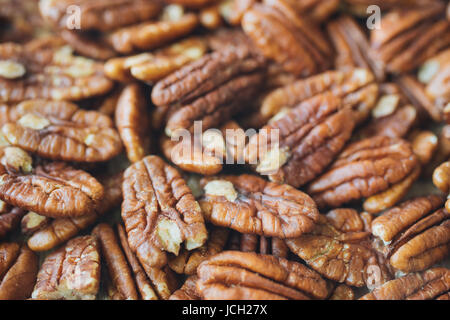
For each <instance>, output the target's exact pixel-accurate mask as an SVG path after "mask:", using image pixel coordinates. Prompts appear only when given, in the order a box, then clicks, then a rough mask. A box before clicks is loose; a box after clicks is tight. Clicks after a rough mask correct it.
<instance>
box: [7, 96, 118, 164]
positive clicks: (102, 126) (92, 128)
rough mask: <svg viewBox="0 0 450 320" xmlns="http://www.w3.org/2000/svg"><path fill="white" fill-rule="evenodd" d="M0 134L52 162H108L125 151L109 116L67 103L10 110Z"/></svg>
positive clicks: (26, 104)
mask: <svg viewBox="0 0 450 320" xmlns="http://www.w3.org/2000/svg"><path fill="white" fill-rule="evenodd" d="M6 111H7V112H5V117H4V118H3V119H2V120H1V121H0V123H1V122H3V123H4V124H3V125H2V126H1V129H0V133H1V134H2V135H3V136H4V139H5V140H6V142H7V143H9V144H10V145H12V146H16V147H20V148H22V149H24V150H26V151H28V152H31V153H34V154H37V155H39V156H41V157H44V158H47V159H53V160H65V161H78V162H98V161H106V160H109V159H111V158H113V157H114V156H116V155H118V154H119V153H120V152H121V151H122V144H121V142H120V136H119V134H118V133H117V131H116V129H115V128H114V124H113V121H112V120H111V119H110V117H108V116H106V115H104V114H101V113H99V112H97V111H87V110H83V109H80V108H78V106H76V105H75V104H73V103H70V102H65V101H48V100H28V101H24V102H21V103H19V104H18V105H16V106H15V107H11V108H7V110H6Z"/></svg>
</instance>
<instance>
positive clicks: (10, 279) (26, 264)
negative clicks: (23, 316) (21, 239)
mask: <svg viewBox="0 0 450 320" xmlns="http://www.w3.org/2000/svg"><path fill="white" fill-rule="evenodd" d="M0 256H1V259H0V299H1V300H24V299H27V298H29V297H30V296H31V292H32V291H33V287H34V284H35V282H36V275H37V272H38V268H39V265H38V257H37V256H36V255H35V254H34V253H33V251H31V250H30V249H28V248H27V246H22V247H20V245H19V244H17V243H0Z"/></svg>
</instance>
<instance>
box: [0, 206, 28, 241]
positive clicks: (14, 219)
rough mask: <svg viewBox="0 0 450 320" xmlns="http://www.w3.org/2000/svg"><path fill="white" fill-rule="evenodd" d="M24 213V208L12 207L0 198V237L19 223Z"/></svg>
mask: <svg viewBox="0 0 450 320" xmlns="http://www.w3.org/2000/svg"><path fill="white" fill-rule="evenodd" d="M25 213H26V211H25V210H23V209H21V208H17V207H12V206H10V205H8V204H7V203H6V202H3V201H1V200H0V239H1V238H3V237H4V236H6V235H7V234H8V233H9V232H10V231H12V230H14V228H16V227H17V226H18V225H19V223H20V220H21V219H22V217H23V215H24V214H25Z"/></svg>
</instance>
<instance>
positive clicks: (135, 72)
mask: <svg viewBox="0 0 450 320" xmlns="http://www.w3.org/2000/svg"><path fill="white" fill-rule="evenodd" d="M206 49H207V47H206V44H205V41H203V40H202V39H201V38H188V39H186V40H182V41H179V42H177V43H175V44H172V45H170V46H168V47H167V48H163V49H160V50H158V51H156V52H154V53H141V54H138V55H134V56H128V57H121V58H114V59H110V60H108V61H107V62H106V63H105V73H106V75H107V76H108V77H109V78H111V79H114V80H117V81H123V82H126V81H131V80H133V79H138V80H142V81H145V82H147V83H154V82H156V81H159V80H161V79H163V78H164V77H166V76H168V75H169V74H171V73H172V72H175V71H176V70H178V69H179V68H181V67H182V66H184V65H185V64H187V63H190V62H193V61H195V60H197V59H199V58H201V57H202V56H203V55H204V53H205V52H206Z"/></svg>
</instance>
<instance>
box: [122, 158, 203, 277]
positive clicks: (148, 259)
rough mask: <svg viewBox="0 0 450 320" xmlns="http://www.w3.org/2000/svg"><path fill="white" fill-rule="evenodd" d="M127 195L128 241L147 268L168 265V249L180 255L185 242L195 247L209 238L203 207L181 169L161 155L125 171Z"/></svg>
mask: <svg viewBox="0 0 450 320" xmlns="http://www.w3.org/2000/svg"><path fill="white" fill-rule="evenodd" d="M123 195H124V202H123V204H122V218H123V220H124V222H125V228H126V230H127V234H128V242H129V244H130V247H131V249H132V250H133V252H135V253H136V255H137V256H138V258H139V260H140V261H141V263H142V264H143V265H144V269H145V268H146V267H151V268H162V267H164V266H165V265H166V263H167V255H166V253H165V251H167V252H171V253H174V254H175V255H177V254H178V253H179V250H180V246H181V244H182V243H183V242H185V246H186V249H187V250H193V249H196V248H198V247H201V246H202V245H203V243H204V242H205V241H206V238H207V232H206V229H205V225H204V221H203V217H202V214H201V210H200V206H199V205H198V203H197V201H195V198H194V196H193V195H192V193H191V191H190V189H189V188H188V187H187V185H186V183H185V182H184V180H183V179H182V177H181V175H180V174H179V172H178V171H177V170H176V169H175V168H173V167H170V166H169V165H167V164H166V163H165V162H164V161H163V160H162V159H160V158H159V157H157V156H148V157H146V158H144V159H143V160H141V161H139V162H136V163H134V164H133V165H132V166H131V167H129V168H128V169H127V170H126V171H125V177H124V183H123ZM148 219H151V220H150V221H151V222H150V225H148V223H149V222H147V221H148Z"/></svg>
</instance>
